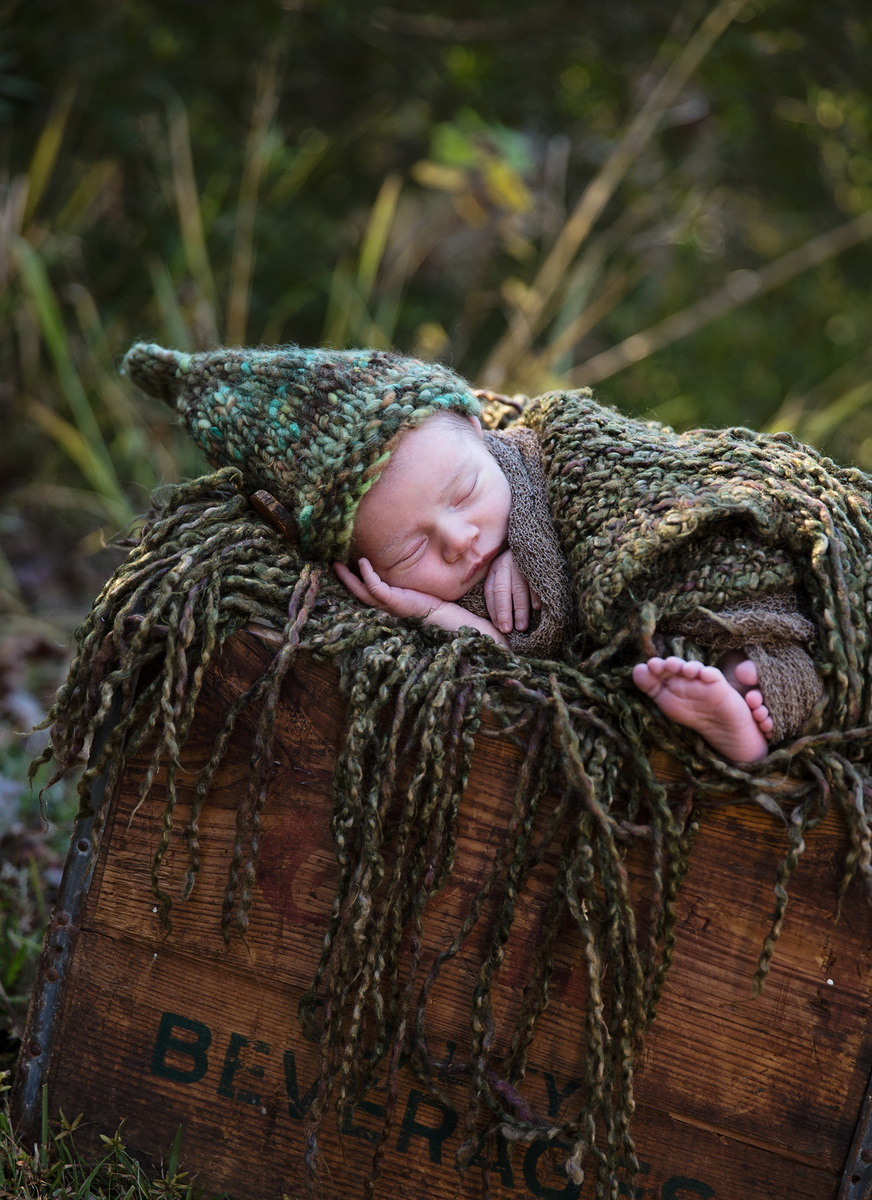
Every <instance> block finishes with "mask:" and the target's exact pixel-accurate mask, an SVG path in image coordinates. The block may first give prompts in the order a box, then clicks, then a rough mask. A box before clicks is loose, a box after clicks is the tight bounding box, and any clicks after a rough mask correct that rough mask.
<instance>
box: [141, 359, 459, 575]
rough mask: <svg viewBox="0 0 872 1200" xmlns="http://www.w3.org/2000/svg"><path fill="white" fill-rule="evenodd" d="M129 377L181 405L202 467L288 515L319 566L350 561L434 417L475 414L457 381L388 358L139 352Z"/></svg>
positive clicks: (428, 366) (439, 370) (443, 372)
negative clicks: (417, 435) (377, 500)
mask: <svg viewBox="0 0 872 1200" xmlns="http://www.w3.org/2000/svg"><path fill="white" fill-rule="evenodd" d="M122 371H123V373H124V374H126V375H127V376H128V377H129V378H130V379H131V380H132V382H133V383H135V384H136V386H137V387H139V388H141V390H142V391H144V392H146V393H148V394H149V395H151V396H157V397H159V398H160V399H162V400H165V401H166V402H167V403H168V404H171V405H173V406H174V407H175V408H176V409H177V410H178V412H179V413H180V414H181V416H182V417H183V419H184V422H185V424H186V425H187V427H188V430H189V431H190V433H191V434H192V436H193V438H194V440H195V441H196V442H197V443H198V444H199V445H200V447H201V448H202V449H203V451H204V453H205V455H206V458H207V459H208V460H209V462H210V463H211V464H212V465H213V466H216V467H223V466H235V467H239V469H240V470H241V471H242V473H243V477H244V485H245V487H246V488H247V489H248V490H249V491H250V492H253V491H256V490H257V489H259V488H263V489H266V490H267V491H269V492H270V493H272V495H273V496H275V498H276V499H277V500H279V501H280V503H281V504H282V505H284V507H285V508H287V509H288V511H289V512H290V513H291V515H292V517H293V519H294V521H295V524H296V527H297V531H298V536H299V542H300V547H301V549H302V550H303V551H304V553H306V554H307V555H309V556H311V557H312V558H320V559H325V560H327V561H332V560H333V559H339V560H344V559H345V557H346V556H347V553H348V546H349V542H350V540H351V534H352V528H353V525H354V514H355V512H356V511H357V506H358V504H359V503H360V501H361V499H362V497H363V495H364V493H365V492H366V491H367V490H368V489H369V488H370V487H372V485H373V483H374V482H375V481H376V479H378V477H379V475H380V474H381V472H382V470H383V469H384V466H385V464H386V462H387V461H388V458H389V457H390V454H391V451H392V450H393V448H394V446H395V445H396V443H397V441H398V439H399V437H400V436H401V435H402V434H403V433H405V432H407V431H408V430H410V429H414V428H416V427H417V426H418V425H420V424H421V422H422V421H424V420H426V419H427V417H429V416H431V415H432V414H433V413H436V412H443V411H446V410H453V411H454V412H458V413H462V414H466V415H470V416H472V415H478V412H479V408H480V406H479V402H478V400H477V399H476V397H475V396H474V395H473V392H472V390H471V388H470V386H469V384H467V383H466V381H465V380H463V379H461V378H460V376H459V375H455V374H454V372H453V371H449V370H448V369H447V368H446V367H442V366H440V365H438V364H436V363H425V362H420V361H419V360H418V359H415V358H403V357H401V356H400V355H398V354H391V353H387V352H384V351H381V350H303V349H299V348H297V347H295V346H281V347H277V348H275V349H261V350H239V349H237V350H213V351H210V352H207V353H204V354H183V353H181V352H180V351H177V350H165V349H163V348H162V347H161V346H155V345H149V344H147V343H145V342H139V343H137V344H136V345H135V346H133V347H132V348H131V349H130V350H129V351H128V353H127V355H126V357H125V359H124V363H123V365H122Z"/></svg>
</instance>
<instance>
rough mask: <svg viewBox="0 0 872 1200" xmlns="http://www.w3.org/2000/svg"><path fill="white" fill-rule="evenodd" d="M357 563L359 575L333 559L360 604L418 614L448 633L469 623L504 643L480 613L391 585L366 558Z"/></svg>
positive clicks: (403, 614)
mask: <svg viewBox="0 0 872 1200" xmlns="http://www.w3.org/2000/svg"><path fill="white" fill-rule="evenodd" d="M359 566H360V574H361V576H362V578H361V579H358V578H357V576H356V575H355V574H354V573H353V572H352V571H350V570H349V569H348V567H346V566H344V565H343V564H342V563H334V570H335V571H336V574H337V575H338V576H339V579H340V580H341V582H342V583H344V584H345V586H346V587H347V588H348V590H349V592H351V593H352V595H354V596H356V597H357V599H358V600H360V601H361V602H362V603H363V604H368V605H369V606H370V607H371V608H378V609H381V611H382V612H387V613H392V614H393V615H394V616H395V617H419V618H421V619H422V620H423V622H424V624H425V625H438V626H439V627H440V628H441V629H447V630H448V631H449V632H451V633H453V632H455V630H458V629H460V627H461V626H462V625H471V626H472V628H473V629H478V630H479V631H480V632H481V633H486V634H487V635H488V637H492V638H493V639H494V641H495V642H498V643H499V644H500V645H501V646H506V647H507V646H508V644H509V643H508V642H507V641H506V639H505V637H503V635H502V634H501V633H500V631H499V630H498V629H497V628H496V626H495V625H492V624H491V622H490V621H488V620H486V619H485V618H484V617H477V616H476V615H475V614H474V613H471V612H467V611H466V609H465V608H461V607H460V605H459V604H453V603H452V602H451V601H449V600H440V599H439V597H438V596H430V595H428V594H427V593H426V592H416V591H415V590H414V589H412V588H397V587H391V585H390V584H388V583H385V582H384V580H383V579H381V578H380V577H379V576H378V575H377V574H376V573H375V571H374V570H373V569H372V565H371V563H370V562H369V560H368V559H366V558H362V559H361V560H360V564H359Z"/></svg>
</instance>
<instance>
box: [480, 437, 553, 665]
mask: <svg viewBox="0 0 872 1200" xmlns="http://www.w3.org/2000/svg"><path fill="white" fill-rule="evenodd" d="M484 438H485V442H486V444H487V448H488V450H489V451H490V452H491V454H492V455H493V456H494V458H495V459H496V460H497V462H498V463H499V465H500V469H501V470H502V472H503V474H504V475H505V477H506V479H507V480H508V481H509V487H510V489H511V492H512V509H511V513H510V515H509V548H510V549H511V551H512V554H513V556H514V559H515V563H516V565H517V567H518V570H519V571H520V572H521V574H522V575H523V576H524V578H525V579H526V581H527V583H528V584H529V585H530V587H531V588H532V590H533V591H534V592H536V594H537V595H538V596H539V597H540V599H541V601H542V607H541V608H540V609H539V610H538V611H536V610H534V611H533V612H531V615H530V628H529V630H527V631H526V632H523V633H522V632H521V631H520V630H513V631H512V632H511V633H510V634H509V645H510V646H511V648H512V650H513V651H514V653H515V654H524V655H527V656H528V657H530V658H556V657H557V655H558V654H559V653H560V649H561V647H562V646H563V644H564V643H565V642H566V641H567V640H568V639H569V637H570V636H571V634H572V629H573V615H572V614H573V602H572V589H571V588H570V585H569V571H568V569H567V566H566V560H565V559H564V557H563V555H562V553H561V551H560V544H559V542H558V541H557V533H556V531H555V529H554V523H553V521H552V520H551V512H550V510H549V508H548V489H547V487H546V484H545V472H544V471H543V469H542V449H541V444H540V442H539V438H538V437H537V436H536V434H535V433H533V432H532V430H530V429H521V428H514V429H510V430H507V431H505V432H502V431H501V432H497V433H485V435H484ZM458 604H460V605H461V606H462V607H463V608H465V609H467V610H468V611H469V612H471V613H475V615H476V616H479V617H487V616H488V610H487V605H486V604H485V599H484V585H483V584H478V585H477V586H476V587H474V588H473V589H472V590H471V591H469V592H467V593H466V595H465V596H463V597H462V598H461V599H460V600H459V601H458Z"/></svg>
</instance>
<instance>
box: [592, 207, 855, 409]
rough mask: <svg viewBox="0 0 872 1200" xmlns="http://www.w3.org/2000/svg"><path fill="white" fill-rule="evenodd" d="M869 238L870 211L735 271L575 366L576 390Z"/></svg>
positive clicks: (645, 356)
mask: <svg viewBox="0 0 872 1200" xmlns="http://www.w3.org/2000/svg"><path fill="white" fill-rule="evenodd" d="M869 237H872V212H865V213H861V215H860V216H859V217H854V219H853V220H851V221H846V222H845V223H844V225H837V226H836V228H835V229H830V230H828V231H827V232H826V233H822V234H820V235H819V236H818V237H816V238H812V239H811V241H808V242H805V243H804V244H803V245H802V246H798V247H797V248H796V249H795V250H790V251H788V253H787V254H783V255H782V256H781V257H780V258H776V259H775V260H774V261H773V262H770V263H767V264H766V265H765V266H764V267H761V268H760V270H759V271H736V272H734V273H733V275H732V276H730V278H729V279H728V280H727V282H726V283H725V284H724V286H723V287H721V288H718V289H717V291H714V292H711V293H710V294H709V295H708V296H704V297H703V298H702V299H701V300H698V301H697V302H696V303H695V304H691V305H689V306H688V307H687V308H683V309H681V311H680V312H677V313H672V315H671V316H668V317H665V318H664V319H663V320H662V321H658V322H656V324H654V325H651V326H649V327H648V329H643V330H642V331H641V332H640V333H634V334H633V335H632V336H631V337H628V338H626V339H625V340H624V341H623V342H621V343H620V344H619V345H617V346H612V347H611V349H609V350H604V351H603V352H602V353H601V354H595V355H594V357H593V358H589V359H588V360H587V362H584V363H581V364H580V365H579V366H578V367H576V368H575V370H573V371H572V372H571V374H570V376H569V378H570V380H571V382H572V383H573V385H574V386H578V385H584V384H593V383H599V382H600V380H602V379H607V378H608V377H609V376H610V375H616V374H617V372H618V371H622V370H623V369H624V368H625V367H629V366H632V364H633V363H637V362H641V360H642V359H643V358H647V357H648V356H649V355H650V354H653V353H654V352H655V350H662V349H663V347H664V346H670V345H672V343H673V342H677V341H679V340H680V339H681V338H684V337H687V336H688V335H689V334H691V333H696V331H697V330H698V329H702V327H703V326H704V325H708V324H709V323H710V322H711V321H714V320H716V319H717V318H718V317H722V316H724V315H725V314H726V313H729V312H732V311H733V310H734V309H737V308H741V307H742V305H744V304H747V303H748V302H749V301H751V300H755V299H756V298H757V297H758V296H763V295H765V294H766V293H767V292H771V291H773V290H774V289H775V288H777V287H781V285H782V284H784V283H788V282H789V281H790V280H791V279H795V278H796V276H797V275H801V274H802V273H803V271H807V270H809V269H810V268H811V267H816V266H819V265H820V264H821V263H822V262H826V261H827V259H830V258H834V257H835V256H836V255H837V254H841V253H842V251H843V250H847V249H849V248H850V247H851V246H856V245H857V244H858V243H859V242H862V241H865V240H866V239H867V238H869Z"/></svg>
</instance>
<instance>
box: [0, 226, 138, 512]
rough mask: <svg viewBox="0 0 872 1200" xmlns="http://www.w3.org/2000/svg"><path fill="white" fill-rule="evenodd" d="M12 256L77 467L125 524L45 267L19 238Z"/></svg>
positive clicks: (123, 507)
mask: <svg viewBox="0 0 872 1200" xmlns="http://www.w3.org/2000/svg"><path fill="white" fill-rule="evenodd" d="M13 252H14V254H15V258H16V262H17V264H18V268H19V272H20V275H21V281H22V285H23V287H24V290H25V292H26V293H27V295H28V297H29V299H30V301H31V303H32V304H33V307H34V310H35V311H36V314H37V319H38V321H39V326H40V331H41V333H42V336H43V340H44V341H45V344H46V346H47V347H48V351H49V354H50V355H51V358H52V360H53V362H54V366H55V371H56V372H57V377H58V382H59V383H60V385H61V391H62V392H63V394H64V398H65V399H66V401H67V403H68V404H69V406H70V410H71V412H72V414H73V419H74V420H75V422H76V426H77V427H78V431H79V434H80V435H81V439H82V447H81V449H80V458H79V460H78V461H79V465H80V467H82V469H83V470H84V464H83V462H82V460H81V454H82V453H84V454H85V455H86V456H87V463H88V465H87V471H86V472H85V473H86V478H88V480H89V481H90V482H91V484H92V486H94V487H95V489H96V490H97V491H99V493H100V495H102V496H103V497H104V498H105V499H106V501H107V502H108V504H109V505H110V506H111V509H112V511H113V513H115V514H117V516H120V517H121V519H122V523H126V522H127V521H128V520H130V519H131V518H132V516H133V512H132V510H131V508H130V506H129V505H128V503H127V499H126V497H125V496H124V492H123V491H122V489H121V487H120V485H119V483H118V479H117V476H116V474H115V468H114V466H113V464H112V459H111V456H110V454H109V451H108V449H107V448H106V443H105V441H104V440H103V435H102V433H101V432H100V426H99V425H98V424H97V418H96V417H95V416H94V412H93V410H92V408H91V405H90V402H89V401H88V397H87V395H86V393H85V389H84V388H83V386H82V382H81V380H80V379H79V375H78V372H77V371H76V367H75V364H74V363H73V359H72V355H71V354H70V348H69V345H68V342H67V337H66V330H65V329H64V325H63V320H62V318H61V313H60V309H59V308H58V304H57V301H56V299H55V296H54V293H53V291H52V289H51V285H50V284H49V280H48V275H47V273H46V270H45V266H44V264H43V262H42V259H41V258H40V256H39V255H38V254H37V252H36V251H35V250H34V249H33V247H32V246H30V245H29V244H28V243H27V242H26V241H25V240H24V239H23V238H17V239H16V240H15V244H14V250H13ZM58 420H60V418H58Z"/></svg>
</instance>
